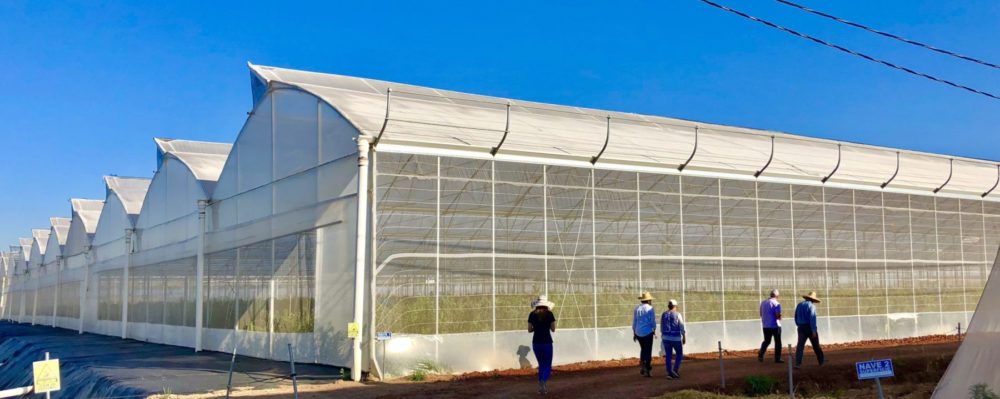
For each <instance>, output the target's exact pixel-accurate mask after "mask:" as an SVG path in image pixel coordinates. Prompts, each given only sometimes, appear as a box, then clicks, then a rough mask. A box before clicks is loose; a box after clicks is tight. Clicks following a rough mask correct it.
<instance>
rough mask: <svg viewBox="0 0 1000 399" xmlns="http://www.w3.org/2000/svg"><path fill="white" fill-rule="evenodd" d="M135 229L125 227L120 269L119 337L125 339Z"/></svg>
mask: <svg viewBox="0 0 1000 399" xmlns="http://www.w3.org/2000/svg"><path fill="white" fill-rule="evenodd" d="M133 234H135V229H125V267H124V268H123V269H122V284H121V286H122V331H121V337H122V339H125V337H126V333H127V332H128V297H129V290H131V289H132V284H131V283H129V272H131V270H129V269H131V268H132V235H133Z"/></svg>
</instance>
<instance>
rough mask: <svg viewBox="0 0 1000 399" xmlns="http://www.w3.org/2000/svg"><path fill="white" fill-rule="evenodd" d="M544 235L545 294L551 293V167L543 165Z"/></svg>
mask: <svg viewBox="0 0 1000 399" xmlns="http://www.w3.org/2000/svg"><path fill="white" fill-rule="evenodd" d="M542 235H544V237H543V241H544V246H543V248H542V250H543V251H544V252H545V253H544V254H543V256H542V261H543V263H544V265H543V266H544V268H545V295H546V296H547V295H549V167H548V166H547V165H542Z"/></svg>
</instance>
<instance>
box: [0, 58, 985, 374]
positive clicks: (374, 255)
mask: <svg viewBox="0 0 1000 399" xmlns="http://www.w3.org/2000/svg"><path fill="white" fill-rule="evenodd" d="M250 70H251V92H252V95H253V100H254V107H253V110H252V112H250V113H249V116H248V117H247V119H246V122H245V124H244V126H243V128H242V130H241V131H240V133H239V136H238V138H237V139H236V141H235V143H234V144H232V145H229V144H221V143H206V142H195V141H186V140H167V139H156V140H155V144H156V149H157V153H156V154H157V165H158V168H157V171H156V173H155V174H154V176H153V177H152V179H151V180H148V179H141V178H123V177H114V176H112V177H106V178H105V185H106V187H107V197H106V198H105V199H103V200H101V201H93V200H74V201H72V207H71V208H72V209H71V215H70V217H71V218H70V219H68V221H67V220H66V219H59V220H58V221H57V219H52V221H51V222H50V225H51V226H50V228H48V229H41V230H36V231H35V232H34V233H33V239H32V240H28V241H29V242H27V243H25V242H21V243H20V245H18V246H14V247H11V249H12V251H11V252H9V253H7V254H5V255H4V257H3V259H4V261H3V262H4V265H5V270H7V274H6V276H5V277H6V279H5V280H4V281H7V282H8V283H7V285H6V286H3V287H5V288H4V291H3V295H2V300H3V302H0V306H3V309H2V314H3V315H4V317H5V318H9V319H13V320H17V321H21V322H31V323H36V324H46V325H54V326H59V327H63V328H70V329H78V330H79V331H81V332H94V333H99V334H107V335H115V336H121V337H122V338H133V339H138V340H146V341H152V342H160V343H166V344H173V345H181V346H188V347H192V348H194V349H195V350H214V351H224V352H230V351H233V350H236V351H237V352H238V353H241V354H245V355H249V356H255V357H262V358H271V359H287V356H288V349H287V348H288V346H289V345H291V347H292V348H293V349H292V350H293V351H294V353H295V358H296V361H306V362H317V363H324V364H332V365H338V366H345V367H348V368H350V369H351V370H353V371H361V372H370V373H373V374H375V375H377V376H386V375H402V374H404V373H407V372H409V370H411V369H412V368H413V367H415V365H416V364H418V363H422V362H433V363H434V364H435V365H437V366H438V367H441V368H443V369H447V370H451V371H456V372H458V371H471V370H490V369H495V368H512V367H519V366H520V365H521V364H523V362H524V361H534V359H533V356H528V355H527V354H528V352H525V351H524V350H523V349H524V348H525V347H528V346H529V344H530V335H529V334H528V333H527V332H526V327H527V326H526V318H527V313H528V311H529V310H530V308H529V306H530V305H529V304H530V303H531V300H532V299H534V298H535V297H536V296H538V295H540V294H545V295H548V297H549V298H550V299H551V300H553V301H554V302H555V303H556V307H555V313H556V316H557V318H558V319H559V331H558V332H557V333H555V336H554V337H555V340H556V353H555V361H556V363H570V362H576V361H585V360H595V359H612V358H620V357H622V356H631V355H633V353H634V352H635V351H636V348H635V346H634V344H633V342H632V339H631V336H632V333H631V328H630V323H631V314H632V309H633V307H634V306H635V304H636V300H635V298H636V296H637V295H638V294H639V293H640V292H642V291H651V292H652V294H653V295H654V296H655V297H657V298H658V301H657V302H656V303H654V304H655V305H658V306H660V307H661V308H662V307H663V304H664V303H665V302H666V300H668V299H676V300H678V302H679V303H680V310H681V312H682V313H684V315H685V318H686V320H687V321H688V331H689V334H688V338H689V339H688V344H687V345H688V349H687V351H688V352H705V351H712V350H715V349H716V347H717V345H718V342H720V341H721V343H722V345H723V346H724V347H725V348H727V349H733V350H738V349H750V348H755V347H757V346H758V345H759V343H760V339H761V336H760V330H759V325H760V324H759V320H757V317H758V314H757V313H758V310H757V309H758V304H759V302H760V301H761V300H762V299H764V297H765V296H766V294H767V292H768V291H770V290H771V289H773V288H777V289H779V290H781V292H782V293H783V300H784V301H785V303H786V306H788V305H790V304H792V303H795V302H797V301H798V298H799V297H800V295H802V294H804V293H806V292H808V291H816V292H817V293H818V294H819V296H820V297H821V299H823V302H822V303H821V304H820V306H819V312H820V316H821V318H822V320H821V323H820V324H821V327H820V328H821V331H820V334H821V335H822V337H823V340H824V341H825V342H830V343H833V342H847V341H856V340H862V339H880V338H889V337H909V336H917V335H926V334H939V333H946V332H949V331H953V330H954V329H955V328H956V326H957V325H958V323H962V325H967V324H968V321H969V319H970V317H971V315H972V313H973V312H974V311H975V309H976V304H977V303H978V300H979V297H980V295H981V293H982V291H983V287H984V285H985V284H986V280H987V277H988V276H989V274H990V272H991V270H992V265H993V263H994V260H995V259H996V255H997V251H998V246H1000V201H998V199H1000V193H997V192H994V189H996V188H997V185H998V184H997V183H1000V166H998V164H997V162H993V161H983V160H976V159H968V158H961V157H951V156H944V155H935V154H928V153H920V152H913V151H906V150H897V149H891V148H883V147H875V146H869V145H863V144H856V143H847V142H837V141H831V140H822V139H814V138H808V137H803V136H795V135H790V134H785V133H779V132H772V131H763V130H754V129H744V128H737V127H730V126H722V125H715V124H708V123H701V122H692V121H686V120H679V119H671V118H663V117H655V116H647V115H636V114H627V113H620V112H609V111H600V110H593V109H583V108H578V107H566V106H556V105H548V104H540V103H532V102H525V101H519V100H509V99H501V98H494V97H486V96H479V95H470V94H463V93H456V92H447V91H443V90H437V89H431V88H424V87H417V86H411V85H405V84H396V83H389V82H382V81H376V80H370V79H363V78H354V77H347V76H339V75H331V74H320V73H312V72H303V71H295V70H289V69H281V68H272V67H264V66H257V65H250ZM57 222H58V223H57ZM57 224H58V226H57ZM57 287H58V289H56V288H57ZM81 304H82V306H81ZM658 310H665V309H658ZM386 332H391V333H392V334H391V339H388V340H380V339H377V337H378V336H381V335H383V334H379V333H386ZM785 334H786V335H787V336H786V337H785V338H786V339H791V336H792V334H794V331H792V329H789V328H786V329H785ZM355 337H356V338H355ZM470 353H472V354H474V355H470ZM360 375H361V373H359V372H354V373H353V376H354V377H355V378H360Z"/></svg>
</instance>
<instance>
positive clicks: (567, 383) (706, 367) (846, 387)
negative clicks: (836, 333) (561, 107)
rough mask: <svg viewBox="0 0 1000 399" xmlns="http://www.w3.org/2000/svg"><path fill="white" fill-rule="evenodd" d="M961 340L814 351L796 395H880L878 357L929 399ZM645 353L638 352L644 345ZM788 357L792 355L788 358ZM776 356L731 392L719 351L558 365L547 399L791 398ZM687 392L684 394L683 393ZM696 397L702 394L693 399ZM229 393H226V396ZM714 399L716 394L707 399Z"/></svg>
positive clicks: (741, 375)
mask: <svg viewBox="0 0 1000 399" xmlns="http://www.w3.org/2000/svg"><path fill="white" fill-rule="evenodd" d="M958 345H959V341H958V340H957V339H956V337H955V336H927V337H918V338H906V339H897V340H877V341H864V342H856V343H849V344H834V345H824V347H823V350H824V352H825V353H826V359H827V363H826V364H825V365H824V366H822V367H821V366H819V365H818V364H817V361H816V358H815V356H814V355H813V352H812V350H811V348H809V347H808V346H807V348H806V356H805V360H804V361H803V367H802V368H801V369H797V370H794V381H795V391H796V394H797V396H799V397H850V398H866V397H877V396H875V395H876V394H875V391H874V389H873V387H874V383H873V382H871V381H865V382H861V381H858V380H857V376H856V375H855V370H854V363H855V362H858V361H864V360H870V359H872V358H892V359H893V362H894V366H895V370H896V377H894V378H890V379H887V380H885V381H883V386H884V387H885V388H886V391H887V397H895V398H926V397H929V396H930V393H931V392H932V391H933V388H934V384H936V383H937V381H938V379H940V377H941V375H942V374H943V373H944V370H945V369H946V368H947V366H948V362H950V361H951V358H952V356H953V355H954V353H955V351H956V350H957V349H958ZM636 352H638V346H637V347H636ZM785 358H786V359H787V354H786V355H785ZM772 359H773V357H772V356H771V355H770V354H769V356H766V357H765V362H764V363H758V361H757V354H756V352H755V351H739V352H727V353H724V364H725V375H726V387H725V389H723V388H721V378H720V367H719V359H718V354H717V353H710V354H694V355H690V356H686V357H685V359H684V363H683V366H682V368H681V374H682V378H681V379H680V380H668V379H667V378H666V374H665V372H664V366H663V363H664V359H663V358H658V359H656V360H655V361H654V369H653V377H652V378H645V377H642V376H640V375H639V372H638V359H636V358H632V359H623V360H608V361H591V362H583V363H575V364H568V365H563V366H556V367H555V368H554V371H553V375H552V380H551V381H550V382H549V394H548V395H546V396H545V397H546V398H615V399H624V398H695V397H700V396H692V395H700V394H699V392H700V393H719V394H727V395H741V394H743V393H744V392H745V389H746V386H745V385H746V384H745V378H746V377H748V376H768V377H771V378H773V379H774V380H776V381H777V382H778V384H777V386H776V387H775V392H774V393H775V394H779V395H780V394H782V393H784V395H785V396H784V397H787V392H788V385H787V380H788V367H787V366H788V365H787V364H775V363H774V362H773V360H772ZM535 373H536V371H535V370H534V369H526V370H496V371H491V372H475V373H466V374H461V375H455V376H430V377H429V378H428V381H424V382H412V381H409V380H408V379H405V378H400V379H395V380H391V381H385V382H370V383H353V382H337V383H335V384H324V385H319V386H300V390H299V392H300V395H299V397H300V398H359V399H376V398H469V397H476V398H478V399H485V398H512V397H515V398H531V397H539V395H538V394H537V392H536V389H537V380H536V377H535V376H536V374H535ZM690 390H693V391H690ZM678 391H684V392H678ZM692 392H694V393H692ZM290 393H291V387H290V386H282V387H276V388H272V389H266V390H261V389H254V390H240V391H239V392H237V393H236V394H235V395H233V396H234V397H246V398H249V397H253V398H286V397H290ZM221 394H222V395H224V394H225V392H221ZM181 397H182V398H211V397H219V393H218V392H216V393H213V394H207V395H197V396H181ZM704 397H712V396H704Z"/></svg>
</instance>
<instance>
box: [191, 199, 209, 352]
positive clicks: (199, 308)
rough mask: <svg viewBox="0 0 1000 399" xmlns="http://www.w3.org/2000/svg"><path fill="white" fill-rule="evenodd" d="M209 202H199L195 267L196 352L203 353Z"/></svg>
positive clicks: (201, 200)
mask: <svg viewBox="0 0 1000 399" xmlns="http://www.w3.org/2000/svg"><path fill="white" fill-rule="evenodd" d="M207 208H208V201H207V200H203V199H200V200H198V254H197V257H196V258H195V267H194V278H195V283H194V351H195V352H201V350H202V349H203V348H202V345H203V343H202V335H203V332H202V331H203V329H204V327H205V317H204V315H205V231H206V230H207V228H206V224H207V223H208V220H207V218H206V217H205V212H206V209H207Z"/></svg>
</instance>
